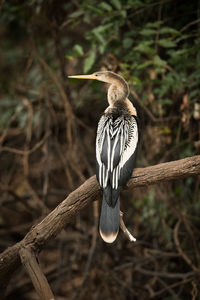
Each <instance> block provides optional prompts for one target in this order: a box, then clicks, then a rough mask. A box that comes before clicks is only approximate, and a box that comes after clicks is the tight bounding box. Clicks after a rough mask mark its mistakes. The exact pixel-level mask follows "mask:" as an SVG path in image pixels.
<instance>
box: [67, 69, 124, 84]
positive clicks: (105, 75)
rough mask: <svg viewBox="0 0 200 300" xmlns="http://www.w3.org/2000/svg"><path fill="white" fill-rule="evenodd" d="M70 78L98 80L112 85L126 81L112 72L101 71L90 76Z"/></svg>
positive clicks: (73, 76)
mask: <svg viewBox="0 0 200 300" xmlns="http://www.w3.org/2000/svg"><path fill="white" fill-rule="evenodd" d="M68 77H69V78H77V79H96V80H99V81H103V82H106V83H110V84H114V83H116V81H124V79H123V78H122V77H121V76H119V75H118V74H115V73H114V72H111V71H100V72H95V73H93V74H90V75H72V76H68Z"/></svg>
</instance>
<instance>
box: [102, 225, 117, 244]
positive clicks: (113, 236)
mask: <svg viewBox="0 0 200 300" xmlns="http://www.w3.org/2000/svg"><path fill="white" fill-rule="evenodd" d="M99 232H100V235H101V237H102V239H103V240H104V242H106V243H109V244H111V243H113V242H114V241H115V240H116V238H117V235H118V231H117V232H115V233H113V232H112V233H109V234H105V233H104V232H102V231H101V229H100V230H99Z"/></svg>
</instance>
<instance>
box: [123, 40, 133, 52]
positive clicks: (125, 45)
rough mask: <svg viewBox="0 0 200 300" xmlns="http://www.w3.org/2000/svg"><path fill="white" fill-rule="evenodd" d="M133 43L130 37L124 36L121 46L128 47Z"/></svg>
mask: <svg viewBox="0 0 200 300" xmlns="http://www.w3.org/2000/svg"><path fill="white" fill-rule="evenodd" d="M132 45H133V40H132V39H131V38H125V39H123V47H124V48H125V49H128V48H130V47H131V46H132Z"/></svg>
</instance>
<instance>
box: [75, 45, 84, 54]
mask: <svg viewBox="0 0 200 300" xmlns="http://www.w3.org/2000/svg"><path fill="white" fill-rule="evenodd" d="M73 50H74V52H75V53H76V54H77V55H78V56H83V54H84V52H83V48H82V46H81V45H78V44H76V45H74V47H73Z"/></svg>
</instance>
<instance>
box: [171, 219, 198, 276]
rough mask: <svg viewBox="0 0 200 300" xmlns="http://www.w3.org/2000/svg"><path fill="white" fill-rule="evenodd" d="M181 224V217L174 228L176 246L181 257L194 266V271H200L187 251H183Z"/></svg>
mask: <svg viewBox="0 0 200 300" xmlns="http://www.w3.org/2000/svg"><path fill="white" fill-rule="evenodd" d="M180 224H181V220H180V219H179V220H178V222H177V223H176V226H175V228H174V242H175V245H176V248H177V250H178V252H179V254H180V255H181V257H182V258H183V259H184V261H185V262H186V263H187V264H188V265H189V266H190V267H191V268H192V270H193V271H194V272H200V269H198V268H197V267H196V266H195V265H194V264H193V263H192V261H191V259H190V258H189V257H188V256H187V254H186V253H185V252H183V250H182V248H181V246H180V242H179V239H178V230H179V226H180Z"/></svg>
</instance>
